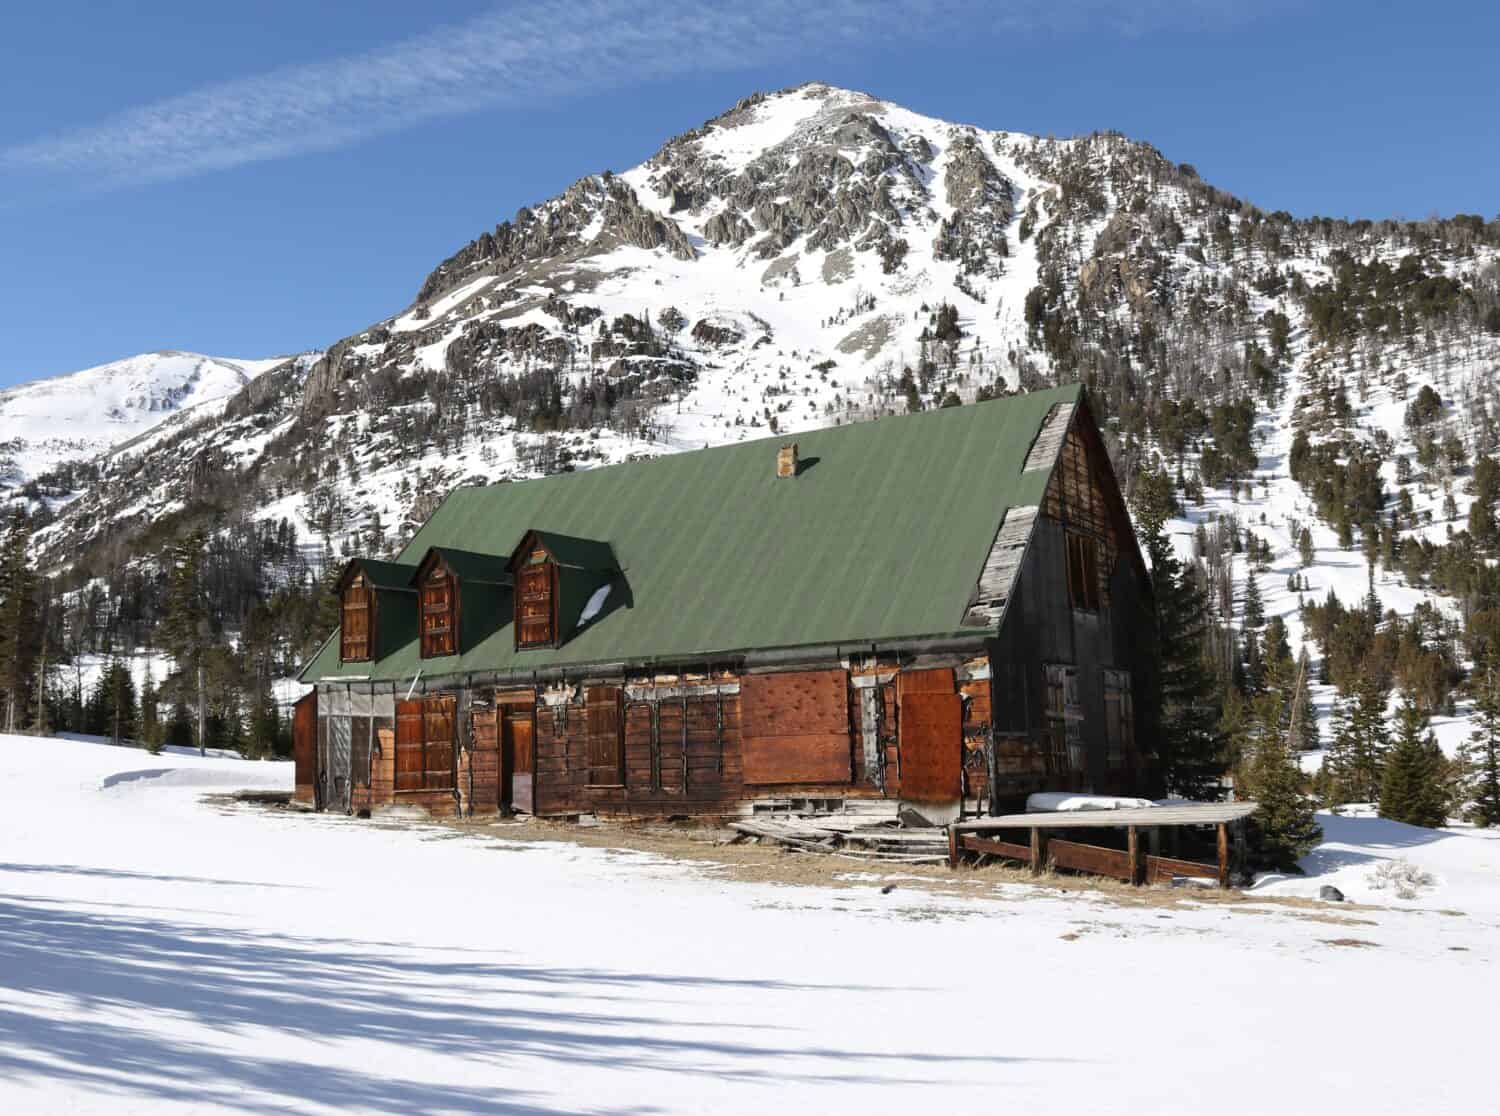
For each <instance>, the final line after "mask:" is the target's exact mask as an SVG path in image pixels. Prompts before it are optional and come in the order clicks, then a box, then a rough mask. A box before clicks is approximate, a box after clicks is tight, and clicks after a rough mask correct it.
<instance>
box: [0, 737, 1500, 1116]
mask: <svg viewBox="0 0 1500 1116" xmlns="http://www.w3.org/2000/svg"><path fill="white" fill-rule="evenodd" d="M290 781H291V773H290V767H289V765H285V764H263V763H250V762H244V761H235V760H228V759H209V760H200V759H197V758H196V757H191V756H173V755H162V756H150V755H147V754H145V753H142V752H136V751H132V750H128V749H120V748H111V747H107V746H101V745H95V744H87V743H82V742H74V741H64V740H35V739H25V738H18V737H0V787H3V788H4V790H3V791H0V795H3V800H0V806H3V808H0V850H3V853H0V1111H5V1112H25V1113H38V1112H40V1113H47V1112H69V1113H75V1112H117V1111H132V1112H150V1113H158V1112H172V1111H205V1110H210V1111H211V1110H220V1111H233V1112H253V1113H268V1112H278V1111H295V1112H300V1113H324V1112H333V1111H361V1112H377V1113H410V1112H423V1113H443V1112H455V1113H457V1112H463V1113H543V1112H590V1113H606V1112H608V1113H615V1112H620V1113H624V1112H630V1113H646V1112H651V1113H665V1112H686V1113H701V1112H714V1113H716V1114H731V1113H741V1112H743V1113H757V1114H763V1113H765V1112H767V1111H780V1112H816V1111H821V1112H853V1111H858V1112H864V1113H877V1112H892V1113H896V1112H899V1113H909V1112H912V1111H914V1110H934V1111H981V1110H990V1109H992V1108H995V1107H996V1106H999V1105H1003V1106H1004V1107H1005V1108H1006V1109H1008V1110H1014V1111H1024V1112H1028V1113H1069V1114H1073V1113H1080V1112H1092V1111H1117V1112H1152V1113H1179V1112H1180V1113H1189V1112H1191V1113H1195V1114H1196V1113H1202V1112H1214V1113H1257V1114H1258V1113H1264V1112H1267V1111H1286V1112H1307V1111H1320V1112H1329V1113H1342V1112H1349V1113H1359V1114H1360V1116H1369V1114H1374V1113H1387V1112H1388V1113H1397V1112H1400V1113H1406V1112H1409V1111H1425V1110H1427V1109H1428V1108H1429V1107H1431V1105H1432V1103H1433V1099H1434V1098H1435V1097H1437V1096H1439V1095H1441V1097H1442V1098H1443V1101H1444V1103H1445V1104H1446V1105H1447V1106H1449V1107H1452V1108H1453V1109H1455V1110H1456V1111H1469V1112H1483V1111H1488V1110H1490V1108H1491V1107H1492V1106H1493V1099H1494V1097H1493V1082H1492V1074H1491V1072H1490V1068H1489V1067H1490V1063H1489V1060H1488V1057H1487V1055H1488V1054H1489V1052H1490V1048H1491V1047H1492V1046H1493V1043H1492V1041H1491V1039H1490V1028H1489V1027H1488V1023H1487V1021H1488V1017H1489V1015H1490V1014H1491V1007H1492V1005H1493V1003H1494V998H1495V994H1496V992H1497V991H1500V985H1497V980H1496V971H1495V957H1496V954H1497V950H1496V946H1497V944H1500V933H1497V929H1500V928H1497V923H1500V902H1497V894H1500V844H1497V843H1496V842H1495V841H1494V840H1491V839H1489V838H1488V837H1487V836H1486V835H1482V834H1474V833H1467V832H1454V833H1451V834H1442V835H1438V834H1430V833H1427V832H1426V831H1410V832H1409V833H1401V832H1397V831H1395V830H1392V829H1391V827H1390V826H1389V825H1388V824H1387V823H1382V822H1379V821H1372V820H1366V819H1331V820H1332V821H1333V824H1334V826H1336V828H1334V829H1332V830H1331V833H1332V835H1333V836H1334V837H1336V839H1337V842H1338V844H1337V846H1331V847H1329V848H1328V849H1327V850H1320V852H1319V853H1316V854H1314V861H1316V860H1317V858H1318V857H1319V856H1321V855H1324V853H1325V852H1326V854H1327V855H1328V856H1329V857H1332V858H1333V860H1331V861H1330V864H1333V863H1334V862H1335V861H1337V862H1338V864H1337V865H1336V866H1337V871H1338V872H1339V873H1341V875H1340V876H1339V877H1338V878H1339V879H1340V881H1341V885H1342V884H1348V885H1349V886H1347V887H1346V890H1350V889H1351V888H1352V886H1353V885H1352V883H1350V881H1349V880H1348V879H1345V877H1344V875H1342V874H1347V873H1357V872H1359V871H1361V870H1362V869H1361V867H1360V865H1361V864H1362V863H1368V862H1369V861H1370V860H1371V858H1382V857H1388V856H1391V855H1394V854H1396V853H1400V854H1402V855H1405V856H1407V857H1408V858H1409V859H1411V860H1413V861H1414V862H1418V863H1420V864H1423V865H1424V866H1426V867H1428V868H1429V870H1431V871H1432V872H1433V873H1434V875H1435V876H1436V881H1437V882H1436V883H1435V884H1434V885H1433V887H1432V888H1431V889H1430V890H1429V891H1428V893H1427V894H1425V895H1424V896H1423V897H1422V898H1420V899H1418V900H1411V901H1393V902H1389V903H1387V904H1386V905H1384V906H1362V905H1361V906H1353V905H1347V904H1346V905H1334V904H1327V905H1313V904H1310V903H1305V902H1303V903H1292V902H1287V901H1284V900H1275V899H1271V898H1264V899H1262V898H1261V897H1260V896H1258V895H1252V896H1250V897H1249V898H1248V899H1246V900H1244V901H1240V902H1231V903H1225V902H1220V901H1218V900H1217V899H1216V898H1215V897H1212V896H1207V897H1198V896H1196V895H1183V894H1181V893H1170V894H1169V893H1160V892H1153V893H1149V894H1147V895H1144V896H1142V895H1132V896H1125V897H1120V896H1118V895H1114V894H1111V893H1110V892H1108V891H1106V890H1100V891H1083V892H1077V891H1074V892H1069V893H1063V892H1061V891H1060V890H1058V889H1056V888H1049V887H1032V886H1029V885H1020V884H1014V883H1004V882H1001V877H1000V876H998V875H995V874H993V873H985V872H981V873H965V874H964V875H963V876H962V877H960V879H961V880H962V886H961V888H960V889H959V893H958V894H952V893H948V894H942V893H934V892H932V891H928V890H924V889H923V887H922V885H921V882H920V881H913V880H911V879H909V878H908V877H907V876H900V877H885V876H881V875H878V874H876V873H870V872H864V873H859V872H851V874H850V875H851V881H850V882H849V885H848V886H843V887H832V886H820V887H809V886H791V885H776V884H766V883H747V882H743V881H739V880H733V879H729V878H727V877H726V875H725V874H724V873H721V872H718V871H716V870H715V869H714V868H713V867H712V866H711V865H705V864H704V863H703V862H701V861H700V862H691V863H683V862H676V861H671V860H667V859H664V858H661V857H658V856H653V855H648V854H644V853H640V852H628V851H619V850H609V849H604V848H588V847H579V846H575V845H572V844H568V843H564V842H555V841H533V842H521V841H513V840H504V839H502V838H501V837H498V836H495V835H494V834H496V833H504V832H505V831H504V830H503V829H499V830H489V831H485V832H483V833H475V834H473V835H458V834H456V833H455V831H454V830H452V829H447V828H442V827H438V826H435V825H421V824H397V825H392V824H382V823H378V822H361V821H352V820H350V819H346V818H334V817H313V816H305V815H296V814H291V813H282V812H276V811H265V810H260V809H255V808H251V807H226V806H223V805H221V804H216V803H214V802H211V801H210V802H205V801H204V800H203V796H204V795H205V794H207V793H212V792H216V791H223V790H226V789H229V788H232V787H268V788H285V787H287V786H288V785H289V784H290ZM1401 828H1403V829H1404V827H1401ZM1413 834H1415V835H1420V836H1413ZM1367 836H1368V837H1369V838H1371V840H1370V841H1369V842H1368V843H1367V842H1366V837H1367ZM888 879H899V881H900V882H899V883H898V886H897V887H896V889H895V890H893V891H892V892H891V893H889V894H882V892H881V886H882V884H884V883H885V882H887V880H888ZM1309 882H1310V881H1298V882H1297V883H1296V885H1295V887H1296V888H1298V889H1305V888H1306V887H1307V886H1308V883H1309ZM1292 886H1293V885H1291V884H1270V885H1268V890H1270V891H1275V890H1277V889H1278V888H1287V887H1292ZM1377 897H1378V896H1374V895H1372V896H1370V898H1377ZM1358 898H1361V899H1363V898H1366V896H1364V895H1358Z"/></svg>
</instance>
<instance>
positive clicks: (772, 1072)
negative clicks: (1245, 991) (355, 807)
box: [0, 895, 1015, 1116]
mask: <svg viewBox="0 0 1500 1116" xmlns="http://www.w3.org/2000/svg"><path fill="white" fill-rule="evenodd" d="M138 910H141V909H140V908H133V907H129V906H128V905H123V904H116V905H105V904H98V905H96V906H95V907H94V908H93V909H89V910H78V909H75V908H72V907H68V906H64V905H62V904H61V903H58V902H54V901H51V900H45V899H39V898H33V897H29V896H21V895H3V896H0V990H3V992H4V993H6V994H9V995H11V996H15V995H21V996H24V997H26V999H27V1003H28V1006H27V1009H26V1010H21V1009H18V1008H16V1007H15V1006H14V1005H4V1006H0V1075H4V1076H5V1077H6V1078H8V1079H10V1080H12V1081H17V1082H25V1083H27V1084H31V1085H35V1086H37V1087H40V1088H46V1087H47V1086H48V1085H49V1084H65V1085H73V1086H77V1087H82V1088H92V1089H97V1090H99V1091H102V1092H108V1093H115V1094H121V1095H124V1096H133V1097H137V1098H146V1099H157V1100H160V1101H176V1102H183V1103H193V1104H204V1105H220V1106H223V1107H225V1108H230V1109H236V1110H239V1111H243V1112H255V1113H260V1112H283V1111H286V1110H287V1109H288V1107H293V1108H305V1107H307V1106H310V1105H319V1104H320V1105H327V1106H329V1107H333V1108H346V1107H347V1108H357V1109H359V1110H361V1111H368V1112H375V1113H405V1112H413V1111H422V1112H447V1111H455V1112H469V1113H481V1114H492V1113H515V1114H522V1116H524V1114H529V1113H541V1112H547V1111H554V1109H552V1108H550V1107H548V1101H547V1100H546V1098H544V1097H540V1096H539V1095H537V1094H535V1093H529V1092H527V1091H525V1090H524V1089H515V1088H509V1087H506V1086H504V1085H497V1086H486V1087H475V1086H459V1085H451V1084H445V1083H442V1082H438V1081H423V1080H414V1079H409V1078H398V1077H392V1076H388V1075H386V1074H383V1073H382V1072H381V1070H380V1066H379V1064H378V1061H376V1062H374V1063H372V1064H371V1067H370V1070H369V1072H368V1073H361V1072H354V1071H351V1070H348V1069H344V1068H339V1067H336V1066H325V1065H320V1064H317V1063H315V1062H312V1061H300V1060H295V1059H288V1058H286V1057H284V1056H277V1055H275V1054H271V1053H267V1054H265V1055H260V1054H256V1053H238V1052H233V1051H230V1050H228V1049H225V1048H224V1047H223V1046H222V1045H221V1044H220V1042H219V1041H218V1039H219V1036H225V1037H238V1038H240V1039H241V1041H242V1042H243V1039H244V1037H245V1035H246V1032H247V1031H253V1030H255V1029H257V1028H263V1029H265V1031H266V1032H267V1033H268V1036H269V1034H270V1033H275V1034H276V1035H278V1036H279V1037H281V1038H283V1039H285V1038H286V1037H288V1036H290V1037H291V1038H294V1039H297V1040H301V1041H302V1042H303V1043H305V1044H306V1045H307V1048H308V1049H310V1050H316V1049H317V1048H318V1047H320V1046H323V1045H325V1044H332V1043H341V1042H364V1043H370V1042H376V1043H389V1044H393V1045H392V1053H393V1054H394V1053H395V1052H396V1051H398V1050H399V1051H402V1052H410V1053H412V1054H415V1055H418V1056H431V1055H438V1056H448V1057H458V1058H461V1059H464V1060H466V1061H468V1062H470V1063H478V1065H477V1066H475V1065H471V1066H470V1067H468V1068H467V1069H466V1071H465V1073H464V1076H465V1077H468V1078H469V1080H471V1081H472V1080H473V1079H474V1077H475V1075H476V1073H475V1071H476V1070H477V1071H478V1073H479V1074H482V1075H484V1076H487V1077H490V1078H492V1079H493V1080H496V1081H501V1080H512V1081H513V1080H516V1074H517V1072H518V1069H519V1067H517V1066H515V1064H514V1063H515V1061H516V1059H519V1058H542V1059H546V1060H549V1061H552V1062H555V1063H558V1064H560V1065H562V1066H564V1067H567V1066H588V1067H601V1066H602V1067H625V1068H631V1067H634V1068H644V1069H662V1070H668V1071H670V1072H672V1073H674V1074H676V1075H678V1079H679V1080H682V1081H686V1080H687V1079H688V1078H690V1077H692V1076H695V1075H696V1076H703V1077H708V1078H713V1079H717V1080H726V1079H727V1080H743V1081H751V1082H764V1083H769V1084H773V1085H776V1084H793V1083H800V1082H819V1083H829V1084H837V1083H860V1082H869V1081H878V1082H881V1083H886V1084H893V1085H894V1084H920V1083H924V1081H925V1080H939V1079H941V1072H942V1067H943V1066H944V1065H953V1064H956V1063H987V1064H1000V1063H1004V1062H1007V1061H1014V1060H1015V1059H1007V1058H1003V1057H982V1056H963V1055H945V1054H938V1053H932V1052H929V1051H920V1050H918V1051H911V1052H900V1053H887V1052H883V1051H874V1050H862V1049H856V1048H852V1047H842V1046H836V1045H833V1046H831V1045H817V1044H810V1043H806V1042H803V1041H801V1040H800V1038H799V1037H798V1036H797V1035H796V1034H795V1033H793V1034H784V1033H781V1032H780V1031H778V1029H776V1028H773V1027H767V1026H748V1025H735V1024H725V1023H721V1022H718V1021H717V1020H695V1019H688V1018H683V1015H682V1012H683V1007H682V1005H681V1003H680V998H681V996H680V994H681V993H683V992H684V991H689V992H690V991H692V990H694V989H698V990H707V991H709V992H710V993H712V992H714V991H715V990H719V991H724V992H731V991H740V990H745V991H749V992H751V993H753V994H756V995H770V996H788V997H795V999H791V1000H789V1002H788V1003H786V1005H785V1007H784V1008H783V1009H782V1010H781V1011H780V1013H779V1014H780V1015H781V1016H782V1017H783V1018H787V1019H791V1020H796V1019H799V1018H802V1017H803V1015H804V1013H805V1011H806V1009H807V994H808V993H814V994H816V993H820V992H821V993H826V992H837V991H855V992H860V991H864V992H881V991H889V989H885V988H881V987H868V988H859V987H854V986H849V985H831V984H830V985H798V984H793V983H787V982H781V981H775V980H729V979H719V978H713V977H703V976H694V975H673V974H668V973H623V972H617V971H611V970H607V969H589V968H559V969H553V968H540V967H535V966H526V965H521V964H506V963H496V962H495V961H494V960H493V955H492V954H491V955H486V956H487V957H489V958H490V959H488V960H478V959H473V960H470V959H466V958H465V957H464V955H463V953H464V951H444V954H445V955H447V956H451V957H454V960H451V961H447V960H433V959H431V958H422V957H420V956H419V957H415V958H414V957H413V956H412V952H413V947H411V946H409V945H405V946H402V945H388V944H384V943H378V942H370V941H330V940H323V939H318V938H309V937H292V936H275V935H268V934H260V933H251V932H247V931H243V930H235V929H228V928H222V927H205V926H202V925H195V924H192V923H185V922H177V921H173V920H171V919H169V918H165V917H163V916H162V913H161V912H160V911H159V910H153V911H152V912H151V913H150V914H149V915H147V914H143V913H142V914H138V913H131V912H134V911H138ZM611 993H613V994H611ZM653 994H667V995H669V996H673V995H675V997H676V999H675V1002H668V1003H667V1005H666V1006H665V1007H663V1008H661V1009H659V1010H658V1009H655V1008H653V1006H652V1005H654V1004H660V1003H663V1001H662V1000H656V999H652V996H653ZM518 997H523V998H525V999H524V1006H522V1005H521V1004H518V1003H517V998H518ZM581 1000H591V1001H600V1000H615V1001H617V1002H619V1004H620V1007H621V1011H620V1012H618V1013H616V1012H613V1011H610V1010H600V1011H588V1010H581V1009H580V1008H578V1007H577V1006H570V1005H577V1004H578V1002H579V1001H581ZM38 1003H40V1004H41V1005H42V1006H40V1007H38V1006H37V1005H38ZM674 1007H675V1011H674ZM93 1013H108V1014H107V1016H106V1017H104V1018H92V1019H91V1018H89V1016H90V1015H91V1014H93ZM121 1020H129V1021H130V1022H127V1023H124V1024H123V1025H122V1023H121ZM164 1027H165V1028H172V1029H175V1030H176V1031H177V1032H178V1033H177V1034H170V1033H166V1030H164ZM793 1030H795V1028H793ZM252 1042H254V1045H255V1046H256V1047H262V1046H263V1045H264V1044H263V1043H261V1042H257V1041H255V1040H254V1039H253V1037H252ZM377 1057H378V1055H377ZM809 1059H814V1060H816V1063H812V1064H810V1063H809V1061H808V1060H809ZM827 1067H833V1068H831V1069H830V1068H827ZM918 1067H923V1068H926V1069H927V1070H929V1071H934V1072H935V1073H936V1074H937V1075H938V1076H937V1077H935V1078H932V1079H923V1078H919V1077H915V1076H913V1075H912V1073H911V1071H912V1070H914V1069H917V1068H918ZM445 1069H446V1067H445ZM528 1076H530V1075H528ZM521 1079H522V1080H524V1077H522V1078H521ZM601 1111H602V1110H601ZM610 1111H614V1112H621V1113H625V1112H634V1113H645V1112H651V1111H655V1109H654V1108H653V1107H651V1106H645V1107H620V1108H615V1109H611V1110H610Z"/></svg>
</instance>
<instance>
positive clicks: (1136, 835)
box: [1125, 825, 1146, 887]
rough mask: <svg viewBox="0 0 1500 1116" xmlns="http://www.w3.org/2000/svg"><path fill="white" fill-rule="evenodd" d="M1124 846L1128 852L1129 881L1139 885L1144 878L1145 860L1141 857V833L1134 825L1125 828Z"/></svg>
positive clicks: (1136, 885)
mask: <svg viewBox="0 0 1500 1116" xmlns="http://www.w3.org/2000/svg"><path fill="white" fill-rule="evenodd" d="M1125 839H1126V848H1127V849H1128V850H1129V852H1130V882H1131V884H1132V886H1135V887H1139V886H1140V885H1141V882H1142V881H1143V880H1144V879H1145V878H1146V862H1145V861H1144V860H1143V859H1142V858H1141V835H1140V831H1139V830H1138V829H1137V828H1136V827H1135V826H1133V825H1132V826H1129V827H1127V828H1126V830H1125Z"/></svg>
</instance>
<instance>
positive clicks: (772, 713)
mask: <svg viewBox="0 0 1500 1116" xmlns="http://www.w3.org/2000/svg"><path fill="white" fill-rule="evenodd" d="M740 717H741V722H742V724H743V730H742V749H743V765H744V781H745V782H746V783H749V784H755V785H760V786H765V785H768V784H777V783H812V784H818V783H848V782H849V781H850V775H851V762H850V738H849V676H848V673H847V672H846V671H842V670H816V671H797V672H790V673H784V674H756V675H747V676H746V677H745V678H744V679H743V680H742V682H741V687H740Z"/></svg>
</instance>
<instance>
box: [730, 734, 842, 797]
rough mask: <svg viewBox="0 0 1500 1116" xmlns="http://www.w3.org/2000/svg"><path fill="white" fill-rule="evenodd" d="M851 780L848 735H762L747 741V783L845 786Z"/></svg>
mask: <svg viewBox="0 0 1500 1116" xmlns="http://www.w3.org/2000/svg"><path fill="white" fill-rule="evenodd" d="M848 780H849V734H848V733H843V734H842V735H839V734H828V735H823V736H762V737H750V738H747V739H746V740H745V782H746V783H751V784H758V785H765V784H769V783H844V782H848Z"/></svg>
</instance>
